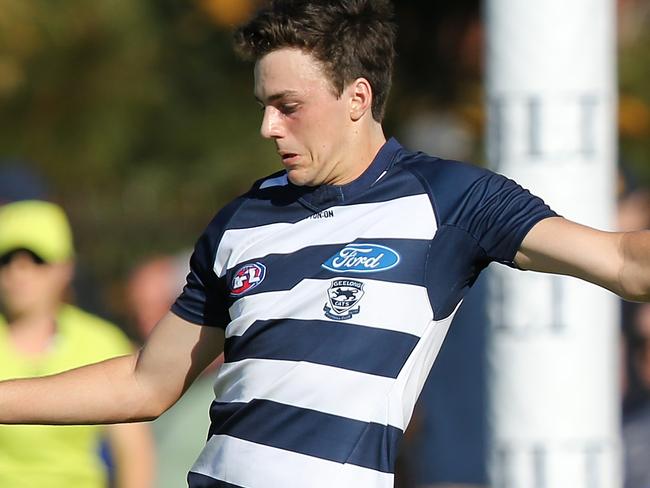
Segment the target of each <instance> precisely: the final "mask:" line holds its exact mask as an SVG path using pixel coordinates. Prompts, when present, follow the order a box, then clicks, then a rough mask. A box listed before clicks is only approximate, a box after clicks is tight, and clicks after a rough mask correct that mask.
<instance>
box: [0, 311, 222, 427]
mask: <svg viewBox="0 0 650 488" xmlns="http://www.w3.org/2000/svg"><path fill="white" fill-rule="evenodd" d="M223 343H224V331H223V329H221V328H218V327H207V326H199V325H194V324H191V323H189V322H187V321H186V320H184V319H182V318H180V317H178V316H176V315H174V314H173V313H171V312H170V313H168V314H167V315H166V316H165V317H164V318H163V319H162V320H161V321H160V322H159V323H158V325H157V326H156V328H155V329H154V330H153V332H152V333H151V335H150V337H149V338H148V340H147V342H146V344H145V345H144V347H143V348H142V349H141V350H140V351H138V352H136V353H134V354H132V355H129V356H121V357H118V358H114V359H109V360H106V361H103V362H100V363H96V364H92V365H88V366H83V367H81V368H77V369H73V370H70V371H67V372H64V373H60V374H57V375H52V376H45V377H41V378H30V379H21V380H9V381H3V382H0V423H5V424H111V423H120V422H135V421H143V420H151V419H154V418H156V417H158V416H159V415H160V414H162V413H163V412H164V411H165V410H167V409H168V408H169V407H171V406H172V405H173V404H174V403H175V402H176V400H178V399H179V398H180V396H181V395H182V394H183V393H184V392H185V390H187V388H189V386H190V385H191V384H192V382H193V381H194V379H196V377H197V376H198V375H199V374H200V373H201V371H203V370H204V369H205V367H206V366H208V365H209V364H210V363H211V362H212V361H213V360H214V359H215V358H216V357H217V356H218V355H219V354H220V353H221V351H222V350H223Z"/></svg>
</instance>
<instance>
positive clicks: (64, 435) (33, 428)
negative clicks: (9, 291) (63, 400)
mask: <svg viewBox="0 0 650 488" xmlns="http://www.w3.org/2000/svg"><path fill="white" fill-rule="evenodd" d="M8 333H9V331H8V328H7V324H6V322H5V321H4V319H3V318H2V317H1V316H0V380H4V379H10V378H25V377H31V376H44V375H49V374H53V373H58V372H61V371H65V370H67V369H71V368H76V367H78V366H83V365H85V364H90V363H95V362H98V361H102V360H104V359H108V358H110V357H114V356H120V355H123V354H129V353H130V352H131V351H132V347H131V344H130V342H129V340H128V339H127V337H126V336H125V335H124V333H123V332H122V331H121V330H120V329H119V328H117V327H116V326H114V325H113V324H110V323H108V322H106V321H104V320H102V319H100V318H98V317H95V316H94V315H90V314H89V313H86V312H84V311H82V310H80V309H78V308H76V307H73V306H71V305H64V306H63V307H62V308H61V310H60V312H59V315H58V317H57V332H56V335H55V336H54V339H53V342H52V345H51V347H50V349H49V350H48V351H47V352H45V353H44V354H42V355H39V356H25V355H23V354H22V353H20V352H18V351H16V350H15V349H14V348H13V347H12V345H11V343H10V341H9V337H8ZM33 401H38V399H37V398H35V399H34V400H33ZM102 434H103V427H102V426H45V425H0V487H7V488H36V487H38V488H105V487H106V486H107V484H108V481H107V473H106V469H105V467H104V464H103V463H102V460H101V459H100V457H99V444H100V441H101V438H102Z"/></svg>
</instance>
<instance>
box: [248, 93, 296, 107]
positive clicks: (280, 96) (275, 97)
mask: <svg viewBox="0 0 650 488" xmlns="http://www.w3.org/2000/svg"><path fill="white" fill-rule="evenodd" d="M296 94H298V92H297V91H295V90H284V91H281V92H278V93H274V94H273V95H269V96H268V97H267V98H266V103H273V102H277V101H278V100H282V99H283V98H286V97H288V96H291V95H296ZM255 100H257V101H258V102H259V103H262V104H263V103H264V102H263V101H262V100H261V99H260V98H259V97H258V96H257V95H255Z"/></svg>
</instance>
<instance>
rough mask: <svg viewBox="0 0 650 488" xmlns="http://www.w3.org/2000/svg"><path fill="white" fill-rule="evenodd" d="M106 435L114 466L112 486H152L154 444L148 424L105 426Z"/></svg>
mask: <svg viewBox="0 0 650 488" xmlns="http://www.w3.org/2000/svg"><path fill="white" fill-rule="evenodd" d="M106 435H107V438H108V444H109V446H110V449H111V455H112V456H113V461H114V465H115V488H153V486H154V483H155V481H154V473H155V469H154V468H155V454H154V452H155V447H154V441H153V435H152V433H151V429H150V427H149V424H148V423H144V422H140V423H133V424H112V425H108V426H107V429H106Z"/></svg>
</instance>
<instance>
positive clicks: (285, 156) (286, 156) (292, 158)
mask: <svg viewBox="0 0 650 488" xmlns="http://www.w3.org/2000/svg"><path fill="white" fill-rule="evenodd" d="M280 157H281V158H282V164H284V165H285V166H291V165H293V164H295V163H297V162H298V158H299V155H298V154H296V153H280Z"/></svg>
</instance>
